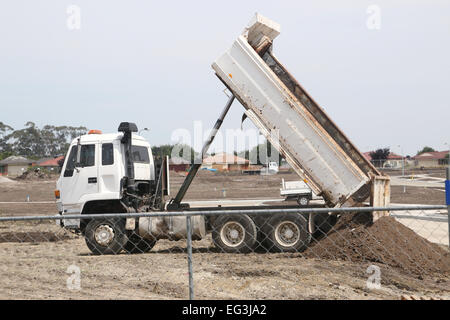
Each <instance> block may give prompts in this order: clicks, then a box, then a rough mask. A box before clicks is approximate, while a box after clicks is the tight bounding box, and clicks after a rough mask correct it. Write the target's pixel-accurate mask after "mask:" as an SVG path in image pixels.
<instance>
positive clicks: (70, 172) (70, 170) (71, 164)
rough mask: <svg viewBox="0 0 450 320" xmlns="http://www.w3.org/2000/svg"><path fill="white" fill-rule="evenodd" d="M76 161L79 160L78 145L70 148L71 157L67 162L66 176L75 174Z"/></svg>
mask: <svg viewBox="0 0 450 320" xmlns="http://www.w3.org/2000/svg"><path fill="white" fill-rule="evenodd" d="M75 162H77V146H72V148H71V149H70V153H69V157H68V158H67V162H66V169H65V170H64V177H71V176H73V169H74V168H75Z"/></svg>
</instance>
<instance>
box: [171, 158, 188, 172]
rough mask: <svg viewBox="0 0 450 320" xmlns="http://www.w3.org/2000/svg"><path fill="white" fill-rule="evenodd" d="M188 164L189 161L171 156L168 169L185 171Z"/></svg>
mask: <svg viewBox="0 0 450 320" xmlns="http://www.w3.org/2000/svg"><path fill="white" fill-rule="evenodd" d="M190 166H191V163H190V162H189V161H188V160H186V159H183V158H180V157H172V158H170V159H169V170H171V171H175V172H182V171H187V170H188V169H189V167H190Z"/></svg>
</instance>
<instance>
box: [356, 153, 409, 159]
mask: <svg viewBox="0 0 450 320" xmlns="http://www.w3.org/2000/svg"><path fill="white" fill-rule="evenodd" d="M372 152H373V151H367V152H364V153H363V156H364V158H366V159H367V160H369V161H372V157H371V156H370V154H371V153H372ZM402 159H403V157H402V156H401V155H398V154H396V153H394V152H391V153H389V155H388V157H387V159H386V160H402Z"/></svg>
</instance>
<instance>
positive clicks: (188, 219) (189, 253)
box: [186, 215, 194, 300]
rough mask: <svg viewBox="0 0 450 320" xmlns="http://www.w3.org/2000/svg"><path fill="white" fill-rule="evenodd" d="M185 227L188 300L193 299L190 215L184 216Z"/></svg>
mask: <svg viewBox="0 0 450 320" xmlns="http://www.w3.org/2000/svg"><path fill="white" fill-rule="evenodd" d="M186 229H187V254H188V257H187V258H188V272H189V300H194V279H193V274H192V273H193V271H192V228H191V216H190V215H187V216H186Z"/></svg>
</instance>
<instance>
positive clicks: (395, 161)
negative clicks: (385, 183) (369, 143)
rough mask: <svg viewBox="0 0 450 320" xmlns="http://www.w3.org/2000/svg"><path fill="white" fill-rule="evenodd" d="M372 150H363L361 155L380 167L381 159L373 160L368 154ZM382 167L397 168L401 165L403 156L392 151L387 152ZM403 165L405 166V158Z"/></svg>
mask: <svg viewBox="0 0 450 320" xmlns="http://www.w3.org/2000/svg"><path fill="white" fill-rule="evenodd" d="M372 152H373V151H368V152H364V153H363V156H364V157H365V158H366V159H367V160H369V161H370V162H372V163H373V165H374V166H375V167H378V168H379V167H381V165H380V162H381V160H373V159H372V157H371V156H370V154H371V153H372ZM383 161H384V162H383V166H382V167H383V168H394V169H399V168H401V167H402V165H403V164H402V162H403V157H402V156H401V155H398V154H395V153H393V152H391V153H389V155H388V157H387V159H386V160H383ZM405 166H407V162H406V159H405Z"/></svg>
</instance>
